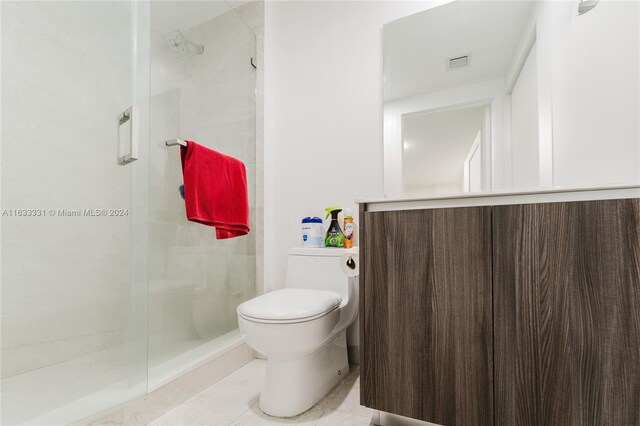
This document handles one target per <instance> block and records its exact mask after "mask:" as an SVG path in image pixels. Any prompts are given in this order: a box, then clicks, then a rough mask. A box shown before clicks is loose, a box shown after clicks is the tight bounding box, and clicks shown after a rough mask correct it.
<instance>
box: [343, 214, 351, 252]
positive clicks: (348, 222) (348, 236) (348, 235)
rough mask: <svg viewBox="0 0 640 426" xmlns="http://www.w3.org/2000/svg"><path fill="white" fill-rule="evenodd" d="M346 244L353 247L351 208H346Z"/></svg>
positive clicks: (347, 246)
mask: <svg viewBox="0 0 640 426" xmlns="http://www.w3.org/2000/svg"><path fill="white" fill-rule="evenodd" d="M344 246H345V247H346V248H351V247H353V215H352V214H351V209H344Z"/></svg>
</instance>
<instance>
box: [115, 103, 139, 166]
mask: <svg viewBox="0 0 640 426" xmlns="http://www.w3.org/2000/svg"><path fill="white" fill-rule="evenodd" d="M138 123H139V111H138V107H136V106H132V107H129V108H127V109H126V110H125V111H124V112H123V113H122V114H120V115H119V116H118V164H120V165H121V166H124V165H125V164H129V163H131V162H132V161H136V160H137V159H138V130H139V129H138Z"/></svg>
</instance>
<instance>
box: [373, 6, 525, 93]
mask: <svg viewBox="0 0 640 426" xmlns="http://www.w3.org/2000/svg"><path fill="white" fill-rule="evenodd" d="M532 5H533V2H530V1H455V2H452V3H448V4H445V5H443V6H439V7H435V8H432V9H428V10H426V11H424V12H420V13H416V14H414V15H411V16H408V17H406V18H402V19H398V20H396V21H393V22H391V23H389V24H387V25H385V26H384V29H383V49H384V55H383V56H384V59H383V61H384V89H385V92H384V99H385V101H390V100H395V99H399V98H403V97H406V96H412V95H416V94H424V93H430V92H434V91H438V90H444V89H448V88H452V87H458V86H462V85H467V84H473V83H478V82H481V81H487V80H494V79H496V78H501V77H504V76H505V74H506V72H507V69H508V67H509V65H510V63H511V61H512V58H513V57H514V54H515V52H516V48H517V46H518V43H519V41H520V39H521V36H522V35H523V34H522V31H523V28H524V27H525V24H526V22H527V20H528V17H529V14H530V13H531V8H532ZM468 54H470V55H471V62H470V66H469V67H467V68H460V69H456V70H451V71H447V70H446V65H447V61H448V59H449V58H455V57H458V56H462V55H468Z"/></svg>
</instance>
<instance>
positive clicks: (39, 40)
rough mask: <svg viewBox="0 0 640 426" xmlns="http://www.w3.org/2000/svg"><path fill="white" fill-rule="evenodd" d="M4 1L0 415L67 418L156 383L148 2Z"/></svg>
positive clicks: (50, 420)
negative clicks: (151, 353)
mask: <svg viewBox="0 0 640 426" xmlns="http://www.w3.org/2000/svg"><path fill="white" fill-rule="evenodd" d="M1 7H2V14H1V20H2V21H1V31H2V34H1V35H2V38H1V43H2V45H1V49H0V50H1V59H2V62H1V63H2V77H1V96H2V105H1V109H2V115H1V120H2V128H1V138H2V144H1V164H0V167H1V177H2V181H1V204H2V205H1V207H0V210H1V212H2V217H1V226H2V227H1V249H2V251H1V256H2V257H1V280H2V281H1V318H0V321H1V332H2V334H1V337H2V340H1V347H0V349H1V356H2V370H1V376H0V377H1V402H2V417H1V419H0V421H1V423H2V424H67V423H71V422H75V421H78V420H81V419H83V418H87V417H90V416H94V415H96V414H97V413H99V412H101V411H104V410H107V409H109V408H111V407H114V406H115V405H118V404H120V403H123V402H125V401H127V400H130V399H132V398H134V397H136V396H139V395H144V394H145V392H146V390H147V350H146V341H147V340H146V329H147V308H146V306H147V238H148V195H149V182H148V176H149V162H148V124H146V123H148V106H147V102H148V67H149V64H148V60H149V47H148V36H149V29H148V25H149V4H148V3H147V2H122V1H98V2H85V1H71V2H66V1H46V2H24V1H3V2H2V5H1ZM132 106H134V107H137V111H138V113H139V114H138V115H137V116H134V117H131V119H130V120H122V121H123V122H124V123H123V126H119V120H118V119H119V117H122V113H123V112H124V111H125V110H127V109H128V108H130V107H132ZM131 123H134V127H137V131H135V129H134V131H133V133H132V132H131V131H130V130H129V127H128V126H130V125H131ZM132 135H133V136H137V140H138V143H139V146H138V152H139V158H138V159H137V160H136V161H133V162H131V163H129V164H127V165H119V164H118V161H117V159H118V143H119V138H120V139H122V140H126V143H125V144H124V145H125V146H128V144H130V143H131V142H130V138H131V136H132Z"/></svg>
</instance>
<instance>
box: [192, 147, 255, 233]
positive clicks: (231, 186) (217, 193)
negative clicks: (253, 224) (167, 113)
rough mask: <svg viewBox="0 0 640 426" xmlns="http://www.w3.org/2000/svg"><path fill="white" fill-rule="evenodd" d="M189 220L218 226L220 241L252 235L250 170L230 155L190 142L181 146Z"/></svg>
mask: <svg viewBox="0 0 640 426" xmlns="http://www.w3.org/2000/svg"><path fill="white" fill-rule="evenodd" d="M180 157H181V159H182V177H183V179H184V201H185V205H186V207H187V219H189V220H190V221H192V222H198V223H202V224H203V225H208V226H215V228H216V238H217V239H219V240H222V239H226V238H233V237H239V236H241V235H247V234H248V233H249V197H248V195H247V168H246V167H245V165H244V163H243V162H242V161H240V160H237V159H235V158H233V157H229V156H228V155H224V154H221V153H219V152H216V151H214V150H212V149H209V148H207V147H204V146H202V145H198V144H197V143H195V142H193V141H187V147H186V148H185V147H184V146H181V147H180Z"/></svg>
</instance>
